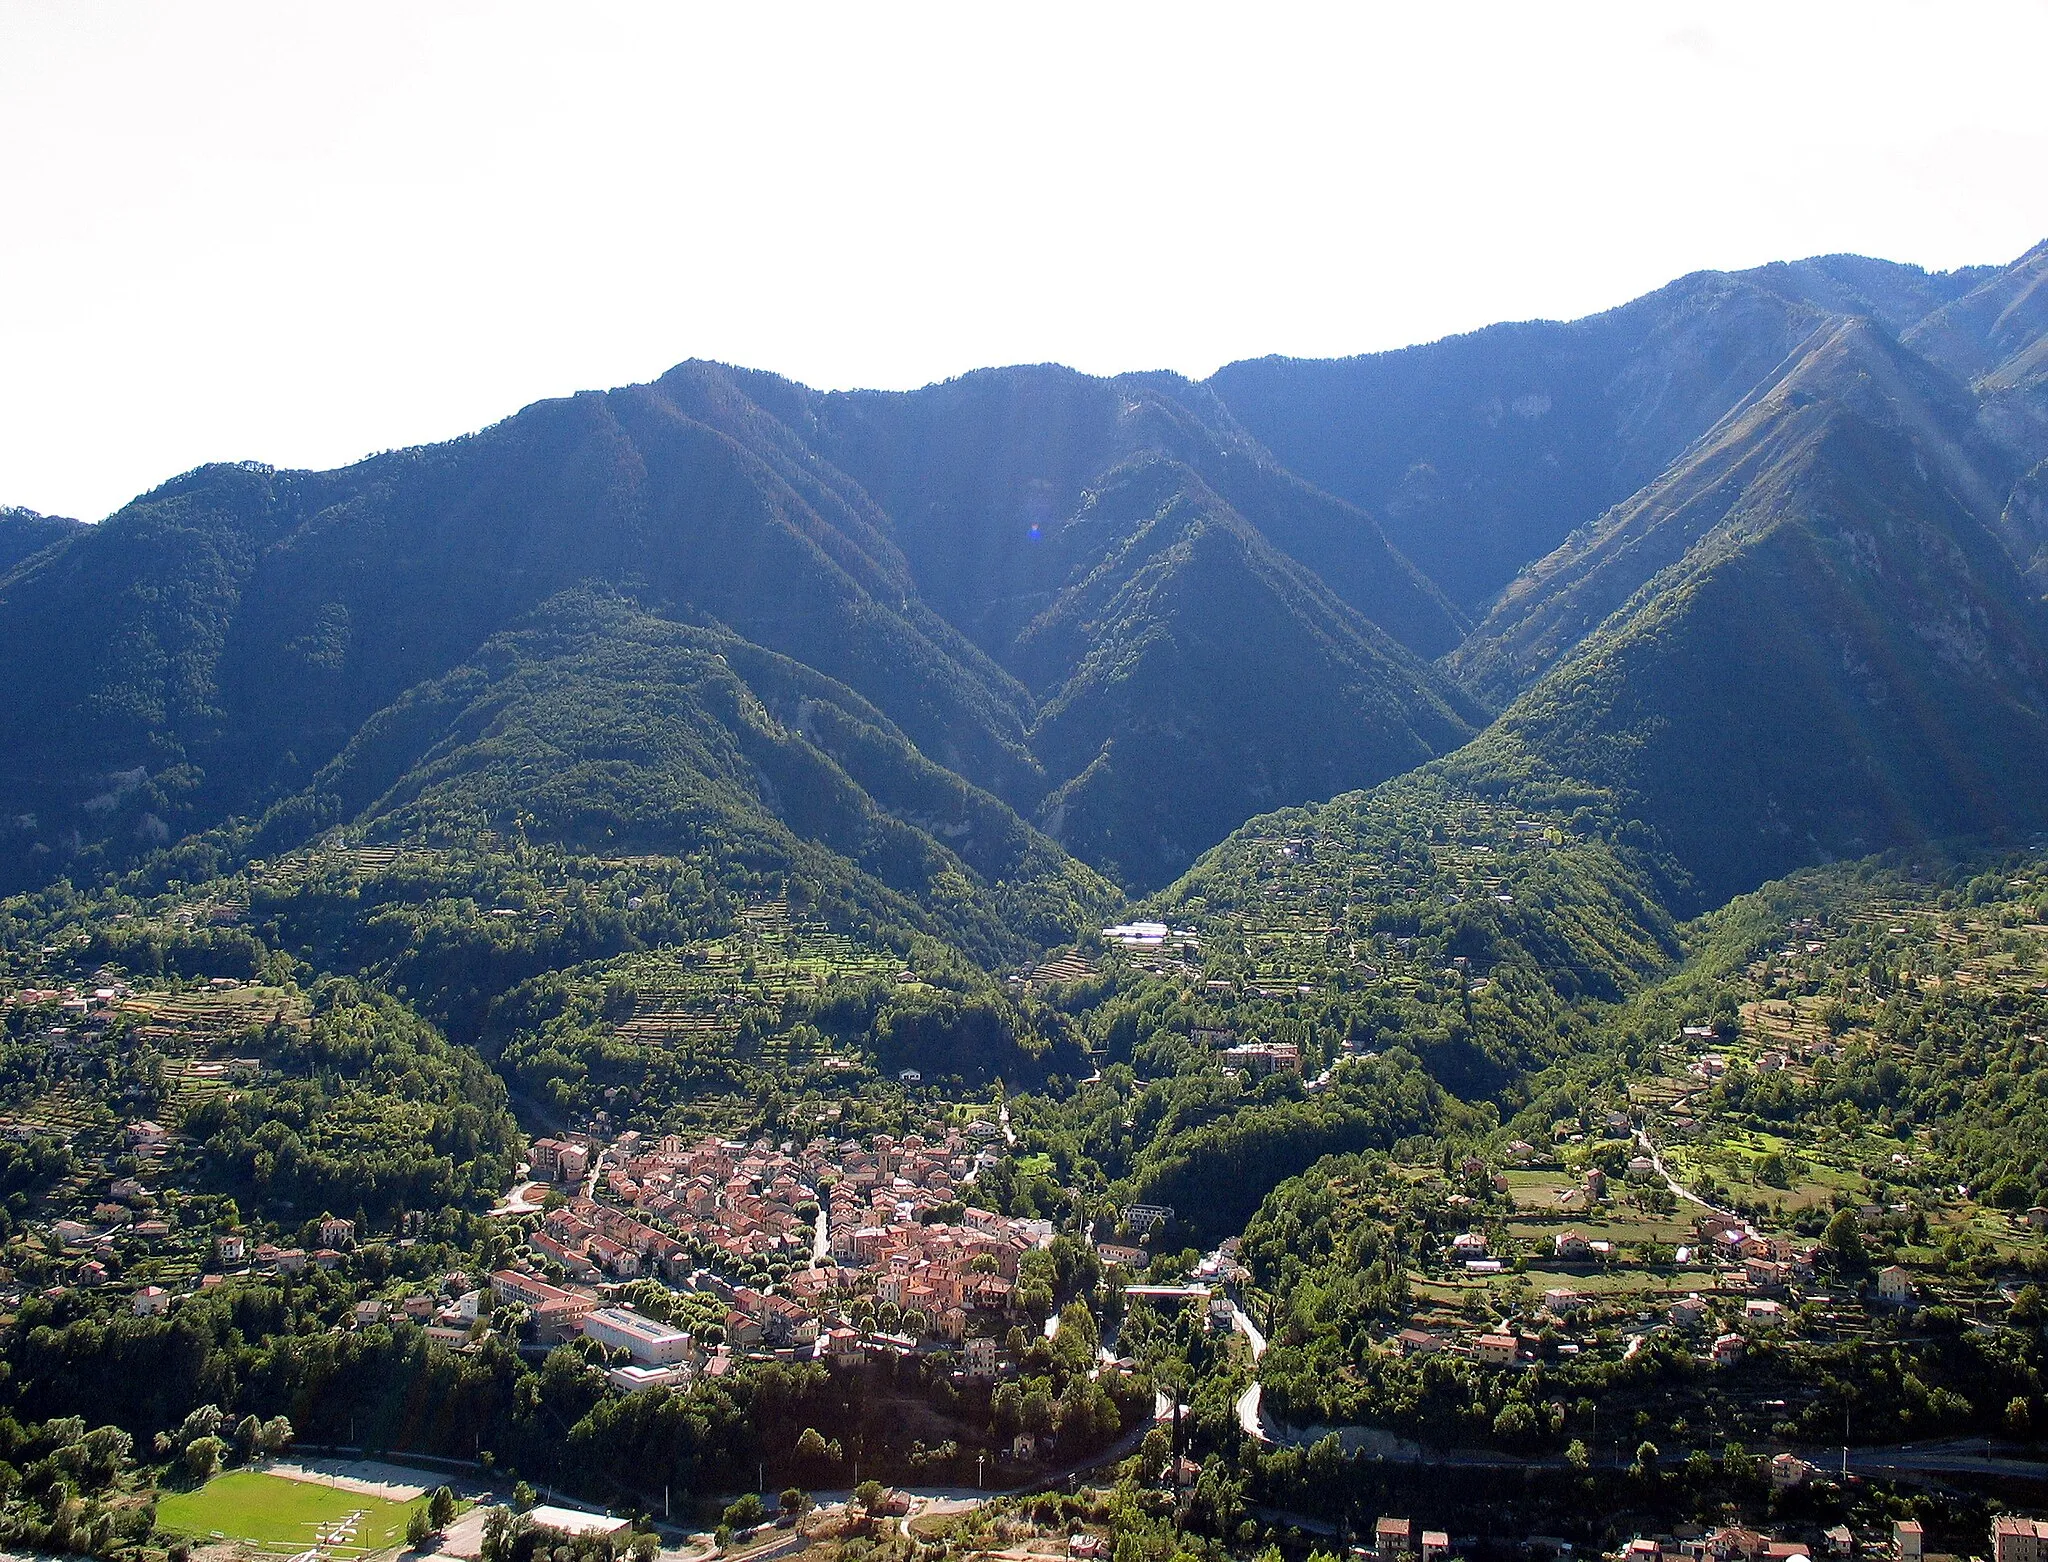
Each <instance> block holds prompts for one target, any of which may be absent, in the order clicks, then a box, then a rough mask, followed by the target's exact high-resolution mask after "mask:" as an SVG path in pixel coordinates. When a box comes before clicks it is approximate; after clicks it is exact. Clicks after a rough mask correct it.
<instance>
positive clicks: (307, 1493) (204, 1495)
mask: <svg viewBox="0 0 2048 1562" xmlns="http://www.w3.org/2000/svg"><path fill="white" fill-rule="evenodd" d="M411 1506H412V1505H410V1504H407V1503H402V1502H389V1501H387V1500H386V1499H384V1498H382V1497H372V1496H369V1495H367V1494H366V1493H363V1492H353V1491H343V1490H342V1489H341V1488H340V1487H338V1486H322V1485H319V1484H318V1483H316V1482H313V1481H294V1480H287V1479H285V1477H283V1476H281V1475H265V1474H264V1473H263V1472H261V1471H260V1470H233V1471H230V1472H229V1473H228V1474H226V1475H216V1476H215V1477H214V1478H213V1479H212V1480H210V1481H208V1482H207V1483H206V1484H205V1485H204V1486H202V1487H200V1488H199V1489H198V1490H197V1491H188V1492H170V1493H167V1494H166V1495H165V1496H164V1497H163V1499H162V1500H161V1501H160V1502H158V1503H157V1507H156V1521H157V1524H158V1526H159V1527H161V1528H163V1529H167V1530H173V1531H175V1532H177V1533H178V1534H181V1535H189V1536H191V1537H192V1538H193V1539H194V1540H202V1541H203V1540H206V1539H209V1538H211V1537H213V1536H215V1535H219V1536H222V1537H223V1538H225V1539H229V1540H246V1541H251V1542H253V1543H255V1544H256V1545H259V1546H262V1547H263V1548H264V1549H266V1550H269V1551H304V1550H306V1549H308V1548H309V1547H311V1546H312V1545H313V1543H314V1541H315V1539H316V1538H318V1536H319V1534H320V1532H321V1531H322V1530H323V1529H331V1528H332V1527H333V1526H335V1525H337V1524H340V1523H341V1522H342V1521H344V1520H346V1519H347V1518H348V1517H349V1516H350V1515H351V1514H359V1515H361V1517H360V1518H359V1519H357V1521H356V1523H355V1526H354V1532H353V1533H352V1534H350V1535H349V1536H348V1537H347V1538H346V1539H345V1540H339V1541H338V1542H336V1543H334V1544H330V1545H329V1546H328V1547H327V1548H326V1549H327V1551H328V1552H329V1554H330V1555H333V1556H337V1557H355V1556H361V1555H363V1554H364V1553H366V1552H371V1551H382V1550H384V1549H385V1548H386V1547H389V1546H402V1545H404V1544H405V1518H406V1514H407V1512H408V1511H409V1510H410V1507H411Z"/></svg>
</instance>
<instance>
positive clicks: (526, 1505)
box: [485, 1481, 540, 1523]
mask: <svg viewBox="0 0 2048 1562" xmlns="http://www.w3.org/2000/svg"><path fill="white" fill-rule="evenodd" d="M539 1501H540V1498H539V1496H537V1495H536V1494H535V1492H534V1489H533V1488H532V1487H531V1486H529V1485H527V1483H526V1482H524V1481H521V1482H519V1484H518V1485H516V1486H514V1487H513V1488H512V1509H513V1511H514V1512H515V1513H531V1512H532V1511H533V1505H534V1504H535V1503H537V1502H539ZM485 1522H486V1523H488V1522H489V1521H488V1520H486V1521H485Z"/></svg>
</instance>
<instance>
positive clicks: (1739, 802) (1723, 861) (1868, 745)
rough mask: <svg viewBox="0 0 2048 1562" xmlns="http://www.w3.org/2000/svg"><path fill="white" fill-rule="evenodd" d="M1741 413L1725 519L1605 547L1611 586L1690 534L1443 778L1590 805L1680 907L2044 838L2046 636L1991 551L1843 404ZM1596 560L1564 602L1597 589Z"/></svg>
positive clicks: (1977, 529) (1999, 547)
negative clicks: (1657, 863) (1642, 846)
mask: <svg viewBox="0 0 2048 1562" xmlns="http://www.w3.org/2000/svg"><path fill="white" fill-rule="evenodd" d="M1837 345H1846V344H1837ZM1759 411H1760V414H1761V421H1760V423H1759V424H1758V425H1757V426H1756V427H1755V428H1753V429H1752V430H1751V431H1750V432H1751V435H1752V438H1751V441H1750V442H1749V445H1748V447H1747V448H1742V449H1731V450H1730V451H1728V452H1727V453H1726V459H1727V460H1728V462H1729V470H1730V478H1729V482H1728V485H1727V486H1728V487H1729V488H1730V489H1732V490H1735V493H1734V495H1733V497H1732V499H1731V500H1730V502H1728V503H1727V504H1726V505H1725V506H1723V507H1719V508H1718V511H1717V508H1716V507H1713V506H1706V505H1704V504H1696V505H1693V506H1690V507H1689V506H1686V505H1684V504H1674V505H1673V506H1672V507H1671V509H1670V512H1669V513H1668V515H1666V516H1665V517H1663V522H1664V525H1663V532H1669V533H1673V534H1675V535H1674V536H1671V537H1670V538H1668V539H1667V538H1666V537H1665V536H1664V535H1663V534H1662V533H1661V532H1660V530H1659V529H1658V528H1656V527H1651V528H1650V529H1649V530H1648V533H1647V535H1646V536H1643V537H1640V538H1636V537H1628V538H1620V537H1619V534H1618V533H1617V534H1616V536H1617V539H1618V540H1616V541H1614V542H1613V544H1612V546H1611V548H1610V550H1609V551H1610V552H1612V553H1614V554H1616V555H1618V556H1623V559H1624V562H1623V563H1622V564H1618V565H1615V566H1613V568H1615V569H1617V570H1622V571H1624V572H1625V571H1626V569H1627V568H1628V567H1629V566H1628V564H1627V561H1626V558H1625V556H1626V555H1627V554H1628V553H1629V552H1631V551H1632V547H1633V548H1635V549H1640V550H1642V551H1645V552H1650V553H1652V554H1653V555H1654V553H1655V551H1656V550H1658V549H1659V548H1662V549H1663V550H1664V551H1667V552H1669V551H1676V550H1677V549H1678V547H1679V546H1680V544H1681V543H1683V542H1684V541H1685V540H1686V533H1687V532H1688V530H1689V529H1691V528H1697V529H1698V530H1699V532H1700V535H1699V536H1698V537H1697V540H1694V541H1691V543H1690V546H1687V547H1685V548H1684V550H1683V552H1682V554H1681V555H1680V556H1679V557H1678V558H1677V560H1676V562H1674V563H1672V564H1670V565H1669V566H1667V567H1665V568H1663V569H1661V570H1659V571H1658V572H1657V573H1656V574H1654V575H1652V576H1651V577H1650V578H1649V579H1648V580H1647V581H1646V582H1645V583H1644V584H1643V585H1642V586H1641V587H1640V588H1639V589H1638V590H1637V591H1636V592H1635V593H1634V594H1633V595H1632V596H1631V597H1630V598H1629V599H1628V600H1627V601H1626V602H1625V603H1624V604H1623V605H1622V606H1621V607H1620V608H1619V609H1618V610H1616V611H1615V612H1614V613H1613V614H1612V615H1610V616H1609V617H1608V618H1607V620H1606V621H1605V622H1604V623H1603V624H1601V625H1600V627H1599V628H1598V629H1597V630H1596V631H1595V632H1594V633H1593V634H1591V635H1590V636H1589V637H1588V638H1587V639H1586V640H1585V641H1584V642H1583V644H1581V645H1580V646H1579V647H1578V648H1577V649H1576V650H1574V651H1573V652H1572V653H1571V654H1570V655H1569V656H1567V657H1565V658H1564V659H1563V660H1562V661H1561V662H1559V664H1558V665H1557V666H1556V667H1555V668H1554V669H1553V670H1552V671H1551V672H1550V673H1548V675H1547V676H1545V677H1544V678H1543V679H1542V680H1541V681H1540V682H1538V683H1537V684H1536V685H1535V686H1534V687H1533V688H1531V689H1530V690H1529V691H1528V692H1527V693H1525V694H1523V695H1522V696H1521V697H1520V698H1519V699H1517V700H1516V701H1515V702H1514V704H1513V705H1511V706H1510V707H1509V708H1508V709H1507V710H1506V711H1505V712H1504V713H1503V714H1502V716H1501V718H1500V719H1499V721H1498V722H1496V723H1495V724H1494V726H1493V727H1491V728H1490V729H1489V730H1488V732H1487V733H1486V734H1485V735H1484V736H1483V737H1482V738H1480V739H1479V740H1478V741H1476V742H1475V743H1474V744H1473V745H1472V746H1471V747H1470V748H1468V749H1467V750H1465V751H1464V752H1462V753H1461V754H1459V755H1457V756H1455V757H1454V758H1453V759H1452V760H1451V761H1448V762H1447V764H1448V766H1449V768H1450V770H1451V771H1452V772H1453V773H1455V774H1458V775H1460V776H1462V777H1464V778H1465V779H1466V781H1467V783H1468V784H1472V785H1475V786H1477V787H1478V788H1479V789H1480V790H1482V791H1487V790H1492V791H1494V792H1496V793H1500V794H1505V795H1508V796H1518V795H1547V794H1553V793H1554V792H1555V791H1557V790H1558V789H1559V788H1560V786H1562V787H1563V789H1565V790H1570V789H1571V788H1573V787H1590V788H1593V789H1596V790H1597V791H1598V792H1600V793H1603V794H1605V796H1606V798H1607V800H1608V810H1609V813H1610V817H1611V818H1612V819H1613V820H1615V821H1617V822H1618V821H1629V820H1632V821H1640V822H1641V823H1643V824H1645V825H1647V826H1649V827H1650V828H1651V829H1652V830H1653V831H1654V832H1655V834H1656V837H1657V838H1658V840H1659V842H1660V843H1661V845H1662V846H1663V847H1664V848H1665V849H1667V850H1668V851H1669V852H1670V853H1671V854H1672V855H1673V857H1675V859H1676V860H1677V862H1678V863H1679V865H1680V866H1681V867H1682V868H1683V870H1684V871H1685V873H1686V874H1688V875H1690V878H1691V880H1692V885H1693V889H1692V892H1691V894H1690V896H1689V897H1687V898H1688V900H1689V903H1690V906H1691V907H1692V908H1693V909H1699V908H1703V907H1706V906H1711V905H1715V904H1718V903H1720V902H1721V901H1723V900H1725V899H1727V898H1728V897H1729V896H1731V895H1733V894H1735V893H1738V892H1740V891H1741V890H1743V889H1746V888H1749V887H1752V886H1754V885H1755V884H1757V883H1760V882H1762V881H1763V880H1764V879H1767V878H1771V877H1774V876H1776V875H1778V874H1780V873H1783V872H1785V871H1787V870H1788V869H1790V868H1792V867H1796V866H1800V865H1803V864H1806V863H1810V862H1813V861H1816V860H1826V859H1828V858H1832V857H1839V856H1860V855H1865V854H1867V853H1870V852H1873V851H1878V850H1881V849H1884V848H1886V847H1890V846H1898V845H1911V844H1914V843H1923V842H1929V841H1934V840H1939V839H1943V838H1946V837H1953V836H1966V835H1980V834H1987V833H1993V832H2013V831H2022V830H2034V829H2039V828H2042V827H2043V826H2044V825H2048V764H2044V761H2048V623H2044V619H2043V609H2042V605H2041V603H2040V602H2039V600H2038V599H2037V598H2036V597H2035V596H2034V594H2033V592H2032V591H2031V590H2030V589H2029V587H2028V586H2027V584H2026V582H2025V580H2024V579H2023V578H2022V577H2021V575H2020V573H2019V571H2018V569H2017V568H2016V567H2015V565H2014V563H2013V561H2012V559H2011V557H2010V555H2009V554H2008V552H2007V551H2006V549H2005V547H2004V545H2003V544H2002V542H2001V540H2000V539H1999V537H1998V536H1997V535H1996V534H1994V533H1993V531H1992V530H1991V529H1990V528H1989V527H1987V526H1986V525H1985V524H1984V523H1983V522H1982V521H1981V520H1980V519H1979V518H1978V517H1977V516H1975V515H1973V514H1972V513H1971V510H1970V508H1969V506H1968V503H1967V501H1966V499H1965V498H1964V497H1963V496H1961V495H1959V494H1958V493H1957V492H1956V491H1955V490H1954V489H1952V488H1951V487H1950V486H1949V485H1948V483H1946V482H1945V481H1944V476H1945V474H1944V473H1943V471H1942V466H1941V463H1940V462H1939V461H1937V460H1935V459H1932V458H1931V457H1930V455H1929V452H1928V450H1927V448H1926V446H1925V444H1924V443H1923V442H1922V440H1921V439H1919V438H1916V437H1914V435H1912V434H1911V433H1906V432H1902V430H1901V429H1900V428H1899V427H1898V426H1896V425H1892V424H1888V423H1883V422H1878V421H1874V420H1873V419H1872V418H1871V417H1869V416H1867V415H1865V413H1864V412H1862V411H1859V410H1857V408H1856V407H1855V406H1854V405H1853V403H1852V402H1850V401H1849V400H1846V399H1844V400H1828V401H1823V400H1820V399H1811V400H1804V401H1801V400H1797V399H1795V397H1794V396H1793V395H1790V394H1788V395H1786V396H1784V397H1782V398H1778V399H1777V400H1776V401H1775V403H1774V404H1773V405H1771V406H1768V407H1766V408H1761V409H1759ZM1707 475H1711V474H1707ZM1674 497H1675V496H1674ZM1624 519H1627V518H1624ZM1617 524H1618V525H1619V524H1620V523H1617ZM1603 562H1605V561H1595V562H1594V563H1593V564H1592V565H1590V566H1589V568H1588V570H1587V572H1586V573H1585V575H1584V576H1582V577H1581V578H1580V579H1579V580H1578V581H1575V582H1573V583H1572V586H1571V587H1570V588H1568V592H1569V590H1572V589H1576V590H1580V591H1583V592H1588V593H1591V592H1597V591H1598V590H1599V589H1601V586H1602V582H1601V574H1602V570H1601V568H1600V564H1601V563H1603ZM1651 562H1654V557H1653V559H1652V560H1651ZM1635 567H1637V568H1640V567H1641V566H1640V565H1638V566H1635ZM1568 592H1567V594H1568Z"/></svg>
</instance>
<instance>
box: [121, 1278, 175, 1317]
mask: <svg viewBox="0 0 2048 1562" xmlns="http://www.w3.org/2000/svg"><path fill="white" fill-rule="evenodd" d="M130 1305H131V1306H133V1307H134V1309H135V1316H136V1317H138V1318H161V1317H162V1316H163V1315H164V1314H165V1313H167V1312H169V1311H170V1310H171V1293H170V1292H169V1291H166V1290H165V1289H164V1288H163V1287H162V1286H160V1285H146V1286H144V1287H143V1288H142V1289H141V1290H139V1291H137V1292H136V1293H135V1300H134V1301H133V1302H132V1303H131V1304H130Z"/></svg>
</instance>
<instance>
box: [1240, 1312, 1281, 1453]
mask: <svg viewBox="0 0 2048 1562" xmlns="http://www.w3.org/2000/svg"><path fill="white" fill-rule="evenodd" d="M1230 1326H1231V1327H1232V1328H1233V1329H1235V1330H1237V1332H1238V1333H1239V1334H1242V1335H1243V1336H1244V1337H1245V1343H1246V1344H1248V1345H1250V1346H1251V1348H1252V1364H1253V1365H1254V1366H1257V1365H1258V1361H1259V1358H1260V1357H1261V1356H1263V1355H1265V1354H1266V1337H1265V1335H1263V1334H1261V1333H1260V1332H1259V1326H1258V1325H1257V1324H1255V1323H1253V1322H1252V1321H1251V1319H1250V1318H1248V1317H1246V1316H1245V1310H1244V1309H1243V1308H1242V1307H1240V1306H1238V1305H1237V1303H1236V1302H1234V1301H1233V1302H1232V1303H1231V1304H1230ZM1264 1395H1265V1391H1264V1390H1263V1389H1261V1388H1260V1387H1259V1380H1258V1379H1257V1378H1253V1379H1252V1381H1251V1385H1250V1387H1248V1388H1247V1389H1246V1390H1245V1391H1244V1392H1243V1393H1242V1394H1240V1395H1238V1396H1237V1424H1238V1425H1239V1426H1241V1427H1243V1428H1244V1435H1245V1436H1246V1437H1249V1438H1251V1439H1253V1440H1254V1441H1256V1442H1261V1443H1270V1442H1272V1441H1273V1434H1272V1432H1271V1430H1270V1429H1269V1428H1268V1427H1267V1425H1266V1417H1265V1411H1264V1404H1263V1400H1264Z"/></svg>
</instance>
